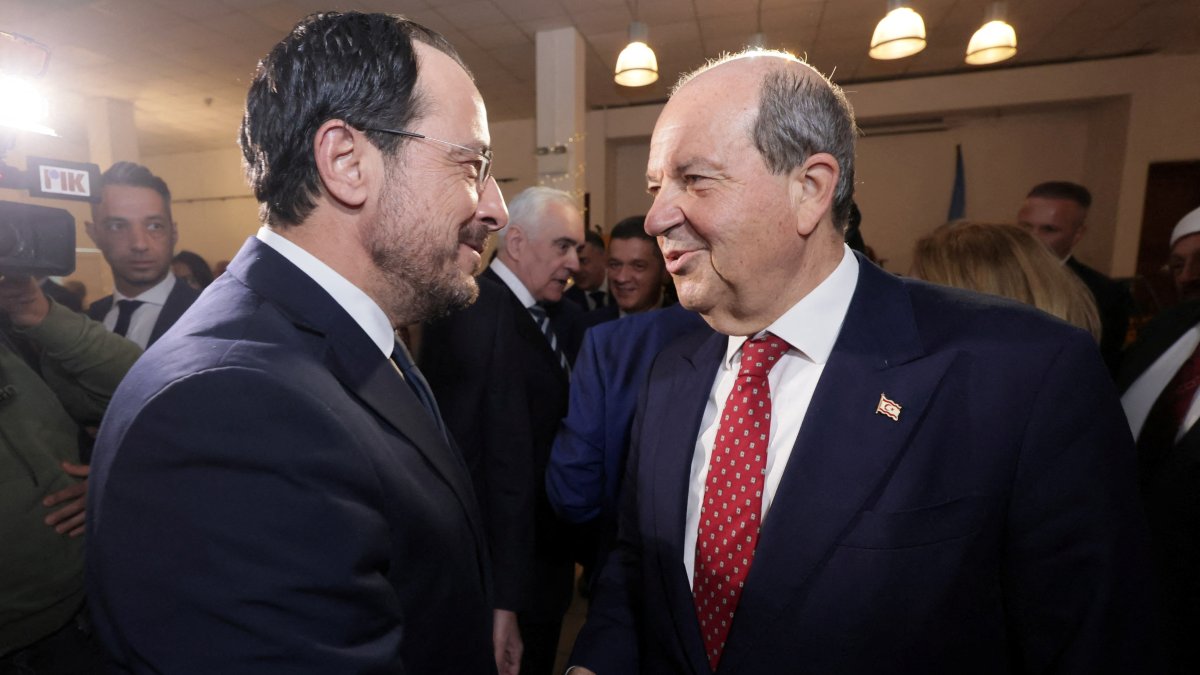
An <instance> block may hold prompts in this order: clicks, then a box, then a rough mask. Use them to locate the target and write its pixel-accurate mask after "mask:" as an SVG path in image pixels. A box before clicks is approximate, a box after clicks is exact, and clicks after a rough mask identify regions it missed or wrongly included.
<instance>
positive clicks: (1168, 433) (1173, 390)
mask: <svg viewBox="0 0 1200 675" xmlns="http://www.w3.org/2000/svg"><path fill="white" fill-rule="evenodd" d="M1197 386H1200V346H1197V347H1196V350H1195V351H1193V352H1192V355H1191V356H1189V357H1188V358H1187V360H1186V361H1184V362H1183V365H1181V366H1179V370H1177V371H1175V376H1174V377H1172V378H1171V381H1170V382H1168V383H1167V386H1166V387H1164V388H1163V390H1162V393H1161V394H1159V396H1158V399H1157V400H1156V401H1155V402H1154V407H1152V408H1151V409H1150V414H1149V415H1147V416H1146V422H1145V423H1144V424H1143V425H1142V433H1141V434H1139V435H1138V448H1139V449H1143V448H1144V449H1146V450H1150V449H1151V448H1153V447H1155V446H1157V449H1159V450H1166V449H1169V448H1172V447H1174V446H1175V437H1176V436H1178V435H1179V426H1180V425H1181V424H1183V418H1184V417H1186V416H1187V411H1188V408H1190V407H1192V397H1194V396H1195V395H1196V388H1197Z"/></svg>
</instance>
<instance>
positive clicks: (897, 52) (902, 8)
mask: <svg viewBox="0 0 1200 675" xmlns="http://www.w3.org/2000/svg"><path fill="white" fill-rule="evenodd" d="M922 49H925V21H924V20H922V19H921V15H920V14H917V13H916V12H915V11H914V10H913V9H912V8H911V7H908V6H906V0H888V13H887V16H885V17H883V19H881V20H880V21H879V25H877V26H875V33H874V34H873V35H872V36H871V51H869V52H868V54H870V56H871V58H873V59H879V60H881V61H888V60H891V59H902V58H904V57H906V56H912V55H913V54H916V53H917V52H919V51H921V50H922Z"/></svg>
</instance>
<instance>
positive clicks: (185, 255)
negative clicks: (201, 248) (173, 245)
mask: <svg viewBox="0 0 1200 675" xmlns="http://www.w3.org/2000/svg"><path fill="white" fill-rule="evenodd" d="M171 271H173V272H174V273H175V278H177V279H179V280H180V281H183V282H185V283H187V285H188V286H191V287H192V288H194V289H196V290H198V291H202V290H204V289H205V288H208V285H209V284H211V283H212V282H213V273H212V270H211V269H210V268H209V267H208V263H207V262H205V260H204V258H201V257H200V255H199V254H198V253H192V252H191V251H180V252H179V253H176V254H175V258H174V259H173V260H172V261H171Z"/></svg>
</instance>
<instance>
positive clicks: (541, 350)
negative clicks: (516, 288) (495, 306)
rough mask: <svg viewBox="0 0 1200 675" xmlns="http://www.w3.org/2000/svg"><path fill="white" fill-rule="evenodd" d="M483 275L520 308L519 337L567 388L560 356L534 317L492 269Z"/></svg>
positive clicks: (565, 375)
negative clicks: (551, 346) (496, 284)
mask: <svg viewBox="0 0 1200 675" xmlns="http://www.w3.org/2000/svg"><path fill="white" fill-rule="evenodd" d="M483 273H484V275H486V276H488V277H489V278H491V279H492V280H493V281H495V282H496V283H498V284H500V286H501V287H502V288H503V289H504V291H505V292H506V293H507V294H508V298H509V299H510V300H511V301H512V303H513V306H514V307H516V308H518V311H519V314H520V316H521V317H522V318H519V319H518V320H517V321H516V322H515V323H516V326H517V335H518V336H520V338H521V339H522V340H524V341H525V342H527V343H529V345H530V347H531V348H532V349H533V350H534V351H535V352H537V353H538V354H539V355H541V357H542V358H543V359H544V360H545V361H546V363H547V365H548V366H549V367H550V368H551V369H552V370H553V371H554V372H555V373H556V374H557V375H558V376H559V377H560V378H561V379H562V381H563V384H564V386H565V385H566V383H567V373H566V372H565V371H563V368H562V364H561V363H559V361H558V354H555V353H554V350H553V349H551V348H550V341H549V340H547V339H546V335H545V334H544V333H542V329H541V327H540V326H538V325H537V323H536V322H535V321H534V320H533V315H532V314H530V313H529V310H528V309H526V307H525V306H524V305H522V304H521V299H520V298H518V297H517V295H516V294H515V293H513V292H512V289H511V288H509V287H508V284H506V283H504V280H503V279H501V278H500V276H499V275H498V274H496V273H495V272H493V271H492V268H490V267H489V268H487V269H486V270H484V271H483ZM559 342H560V343H561V342H562V338H561V337H560V338H559Z"/></svg>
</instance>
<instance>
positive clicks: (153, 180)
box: [100, 162, 171, 218]
mask: <svg viewBox="0 0 1200 675" xmlns="http://www.w3.org/2000/svg"><path fill="white" fill-rule="evenodd" d="M109 185H124V186H126V187H140V188H149V189H151V190H154V191H155V192H157V193H158V195H159V196H160V197H162V200H163V206H164V207H166V211H167V217H168V218H170V217H171V189H170V188H168V187H167V182H166V181H165V180H163V179H161V178H159V177H158V176H155V175H154V174H153V173H151V172H150V169H147V168H146V167H144V166H142V165H141V164H137V163H135V162H117V163H116V164H113V165H112V166H110V167H108V171H105V172H104V173H103V174H101V175H100V190H101V191H103V190H104V188H106V187H108V186H109Z"/></svg>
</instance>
